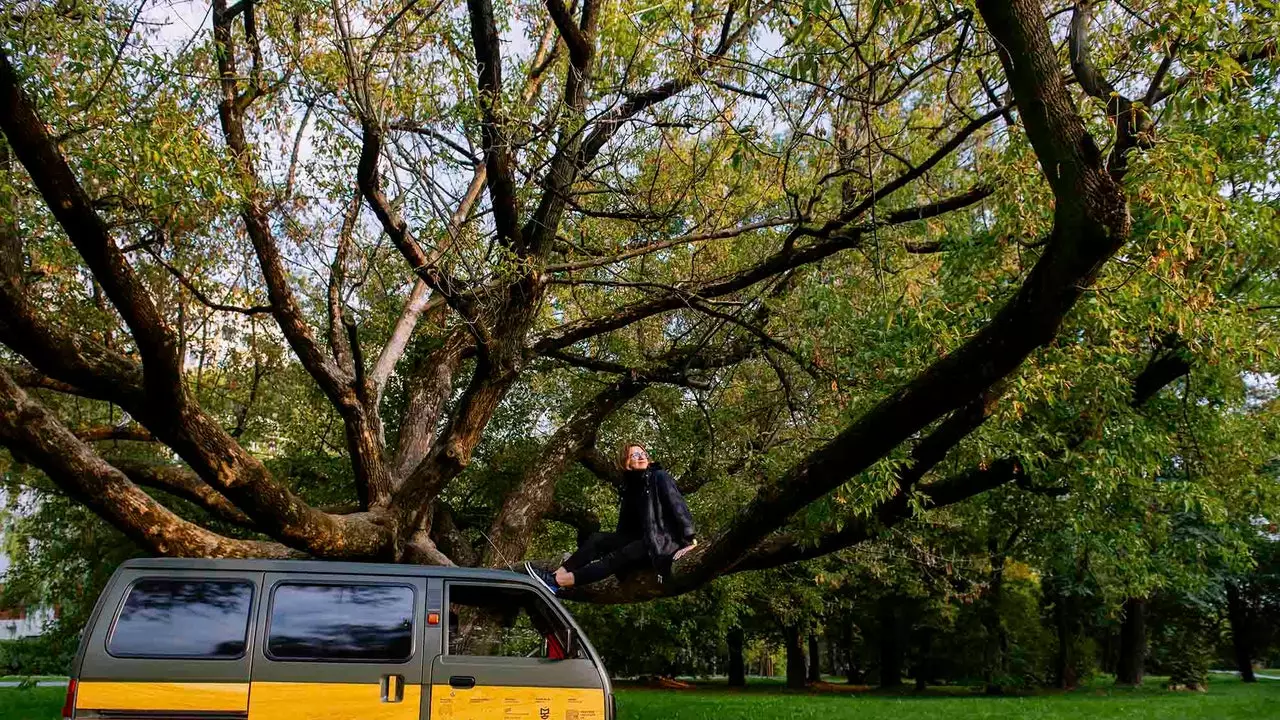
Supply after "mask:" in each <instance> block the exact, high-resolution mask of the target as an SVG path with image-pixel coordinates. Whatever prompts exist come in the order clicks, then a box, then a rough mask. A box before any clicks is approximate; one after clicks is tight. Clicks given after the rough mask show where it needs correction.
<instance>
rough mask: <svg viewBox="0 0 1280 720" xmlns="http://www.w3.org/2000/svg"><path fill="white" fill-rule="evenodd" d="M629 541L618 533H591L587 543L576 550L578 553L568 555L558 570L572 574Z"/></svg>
mask: <svg viewBox="0 0 1280 720" xmlns="http://www.w3.org/2000/svg"><path fill="white" fill-rule="evenodd" d="M631 540H632V538H629V537H626V536H625V535H619V534H618V533H606V532H597V533H591V535H590V537H588V538H587V541H586V542H584V543H582V546H581V547H579V548H578V551H577V552H575V553H574V554H572V555H570V556H569V559H568V560H565V561H564V564H563V565H561V566H560V569H561V570H564V571H566V572H573V571H574V570H577V569H578V568H580V567H582V566H584V565H587V564H589V563H591V562H594V561H596V560H599V559H600V558H602V557H604V556H605V555H608V554H609V553H611V552H613V551H614V550H617V549H619V548H621V547H623V546H624V545H626V544H627V543H628V542H630V541H631ZM558 572H559V571H557V573H558Z"/></svg>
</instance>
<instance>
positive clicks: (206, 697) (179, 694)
mask: <svg viewBox="0 0 1280 720" xmlns="http://www.w3.org/2000/svg"><path fill="white" fill-rule="evenodd" d="M76 700H77V705H79V706H82V707H86V708H93V709H94V710H112V711H118V710H130V711H141V712H155V711H161V710H173V711H196V712H225V713H244V712H247V711H248V709H249V683H178V682H97V681H94V682H81V683H80V684H79V685H78V686H77V688H76Z"/></svg>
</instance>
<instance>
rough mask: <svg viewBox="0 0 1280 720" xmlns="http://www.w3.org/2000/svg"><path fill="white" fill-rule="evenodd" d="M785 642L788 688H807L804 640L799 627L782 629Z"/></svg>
mask: <svg viewBox="0 0 1280 720" xmlns="http://www.w3.org/2000/svg"><path fill="white" fill-rule="evenodd" d="M782 637H783V641H784V642H785V643H786V646H787V687H789V688H792V689H794V690H803V689H804V688H805V667H804V640H803V639H802V637H801V634H800V628H799V627H797V626H792V627H786V628H783V629H782Z"/></svg>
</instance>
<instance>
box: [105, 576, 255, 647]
mask: <svg viewBox="0 0 1280 720" xmlns="http://www.w3.org/2000/svg"><path fill="white" fill-rule="evenodd" d="M251 605H253V583H250V582H247V581H243V580H226V581H212V580H179V579H160V578H155V579H147V580H139V581H138V582H136V583H134V584H133V587H132V588H130V589H129V596H128V597H127V598H125V601H124V607H122V608H121V609H120V617H118V618H116V626H115V628H114V629H113V630H112V632H111V639H110V640H109V641H108V643H107V651H108V652H110V653H111V654H112V655H115V656H118V657H181V658H208V659H234V658H238V657H240V656H242V655H244V648H245V641H246V638H247V637H248V630H249V607H250V606H251Z"/></svg>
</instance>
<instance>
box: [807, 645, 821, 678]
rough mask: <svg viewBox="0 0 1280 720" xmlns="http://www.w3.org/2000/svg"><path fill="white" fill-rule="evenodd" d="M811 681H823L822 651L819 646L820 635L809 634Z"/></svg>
mask: <svg viewBox="0 0 1280 720" xmlns="http://www.w3.org/2000/svg"><path fill="white" fill-rule="evenodd" d="M809 682H810V683H820V682H822V653H821V652H820V650H819V648H818V636H817V634H813V633H811V634H810V635H809Z"/></svg>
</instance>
